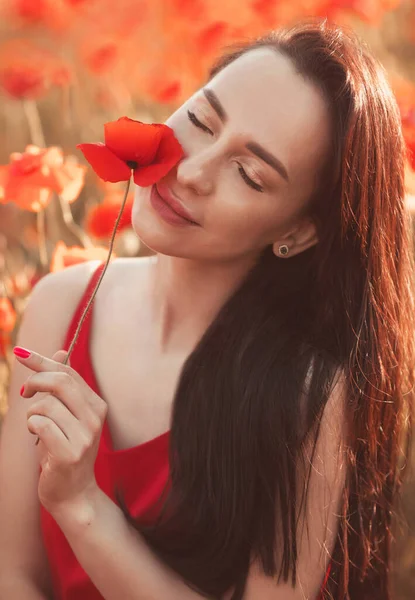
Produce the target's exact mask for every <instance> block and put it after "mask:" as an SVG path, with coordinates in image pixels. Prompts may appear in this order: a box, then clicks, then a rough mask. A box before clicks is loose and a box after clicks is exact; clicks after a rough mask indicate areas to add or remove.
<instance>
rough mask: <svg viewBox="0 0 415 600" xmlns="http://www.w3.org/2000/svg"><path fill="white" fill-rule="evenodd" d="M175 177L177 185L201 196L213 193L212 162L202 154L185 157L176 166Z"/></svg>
mask: <svg viewBox="0 0 415 600" xmlns="http://www.w3.org/2000/svg"><path fill="white" fill-rule="evenodd" d="M176 177H177V181H178V182H179V184H181V185H183V186H186V187H190V188H192V189H193V190H194V191H195V192H196V193H197V194H199V195H201V196H207V195H208V194H211V193H212V191H213V172H212V161H211V159H210V158H209V157H208V156H207V155H205V153H204V152H203V153H197V154H193V155H190V156H185V157H184V158H183V159H182V160H181V161H180V163H179V164H178V166H177V175H176Z"/></svg>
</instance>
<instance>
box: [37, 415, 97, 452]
mask: <svg viewBox="0 0 415 600" xmlns="http://www.w3.org/2000/svg"><path fill="white" fill-rule="evenodd" d="M72 418H73V417H72ZM27 428H28V430H29V431H30V433H33V435H37V436H38V437H39V439H40V440H41V441H42V442H43V443H44V445H45V447H46V450H47V451H48V452H49V453H50V454H51V455H52V456H53V458H54V459H57V460H58V461H59V462H62V463H67V464H71V463H73V462H76V461H77V460H79V459H80V458H81V457H82V456H83V454H84V452H85V449H86V448H87V447H88V446H89V444H88V443H87V441H86V436H83V435H82V432H81V430H80V429H79V428H78V429H77V430H76V429H73V431H72V432H71V434H70V436H71V437H70V438H68V436H67V434H66V432H64V431H63V430H62V428H61V426H59V425H58V424H57V423H56V422H55V421H54V420H53V419H50V418H49V417H45V416H44V415H38V414H35V415H31V417H30V418H29V419H28V421H27Z"/></svg>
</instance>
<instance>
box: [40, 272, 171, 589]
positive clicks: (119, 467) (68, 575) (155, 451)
mask: <svg viewBox="0 0 415 600" xmlns="http://www.w3.org/2000/svg"><path fill="white" fill-rule="evenodd" d="M103 267H104V263H101V264H100V265H99V266H98V268H97V269H96V270H95V272H94V274H93V275H92V277H91V279H90V281H89V283H88V286H87V289H86V290H85V293H84V295H83V297H82V298H81V301H80V302H79V304H78V307H77V308H76V311H75V313H74V315H73V318H72V321H71V324H70V326H69V328H68V332H67V334H66V339H65V344H64V347H63V349H64V350H67V349H68V348H69V345H70V343H71V341H72V339H73V336H74V334H75V330H76V327H77V325H78V323H79V321H80V318H81V315H82V313H83V311H84V309H85V307H86V305H87V303H88V301H89V299H90V297H91V295H92V293H93V290H94V288H95V285H96V283H97V281H98V278H99V276H100V274H101V270H102V269H103ZM92 309H93V305H92V306H91V308H90V309H89V311H88V314H87V316H86V318H85V320H84V323H83V325H82V328H81V331H80V335H79V337H78V340H77V342H76V344H75V347H74V349H73V352H72V354H71V359H70V362H71V366H72V368H73V369H75V371H77V372H78V373H79V374H80V375H81V376H82V377H83V378H84V379H85V381H86V383H87V384H88V385H89V386H90V387H91V388H92V389H93V390H94V392H96V393H97V394H98V395H99V396H101V397H102V394H101V393H100V390H99V387H98V384H97V380H96V378H95V375H94V371H93V368H92V364H91V359H90V353H89V332H90V328H91V316H92ZM168 445H169V432H168V431H167V432H165V433H163V434H161V435H159V436H157V437H156V438H153V439H151V440H149V441H148V442H144V443H143V444H139V445H138V446H134V447H132V448H127V449H124V450H114V449H113V445H112V440H111V434H110V430H109V427H108V423H107V421H105V422H104V426H103V429H102V434H101V439H100V444H99V450H98V454H97V459H96V462H95V477H96V481H97V483H98V485H99V487H100V488H101V489H102V490H103V491H104V492H105V493H106V494H107V495H108V496H109V497H110V498H111V499H112V500H113V501H114V502H115V501H116V500H115V497H114V487H115V484H116V485H117V486H118V487H120V488H121V489H122V491H123V493H124V499H125V502H126V504H127V507H128V509H129V512H130V514H132V515H133V516H134V517H140V518H141V519H143V520H145V521H146V522H152V521H153V520H154V519H155V517H156V514H157V513H156V509H155V506H156V502H157V499H158V498H159V497H160V495H161V493H162V491H163V489H164V487H165V485H166V482H167V478H168V472H169V460H168ZM40 517H41V527H42V537H43V543H44V545H45V549H46V552H47V555H48V559H49V564H50V569H51V574H52V581H53V589H54V600H103V596H102V595H101V594H100V593H99V592H98V590H97V589H96V587H95V586H94V584H93V583H92V581H91V580H90V578H89V577H88V575H87V573H86V572H85V571H84V569H83V568H82V566H81V565H80V564H79V562H78V560H77V558H76V556H75V555H74V553H73V551H72V549H71V547H70V545H69V543H68V542H67V540H66V538H65V536H64V535H63V533H62V531H61V530H60V528H59V527H58V525H57V523H56V522H55V520H54V519H53V517H52V516H51V515H50V514H49V513H48V512H47V511H46V509H44V508H43V506H42V505H41V506H40Z"/></svg>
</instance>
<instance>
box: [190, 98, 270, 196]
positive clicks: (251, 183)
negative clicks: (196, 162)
mask: <svg viewBox="0 0 415 600" xmlns="http://www.w3.org/2000/svg"><path fill="white" fill-rule="evenodd" d="M187 116H188V117H189V121H191V122H192V123H193V125H195V126H196V127H198V128H199V129H201V130H202V131H205V132H206V133H209V135H213V131H212V130H211V129H209V127H207V126H206V125H204V124H203V123H201V122H200V121H199V119H198V118H197V117H196V115H195V114H194V113H193V112H191V111H190V110H188V111H187ZM236 164H237V165H238V171H239V173H240V174H241V176H242V179H243V180H244V181H245V182H246V183H247V184H248V185H249V186H250V187H251V188H253V189H254V190H256V191H257V192H263V191H264V189H263V188H262V187H261V186H260V185H259V184H258V183H255V181H252V179H251V178H250V177H248V175H247V174H246V171H245V170H244V168H243V167H242V165H241V164H240V163H236Z"/></svg>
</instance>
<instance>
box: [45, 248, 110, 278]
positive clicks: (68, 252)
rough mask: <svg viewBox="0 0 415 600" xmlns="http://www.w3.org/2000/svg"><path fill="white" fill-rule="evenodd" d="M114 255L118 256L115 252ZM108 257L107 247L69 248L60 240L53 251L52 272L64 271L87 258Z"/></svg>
mask: <svg viewBox="0 0 415 600" xmlns="http://www.w3.org/2000/svg"><path fill="white" fill-rule="evenodd" d="M112 256H116V254H115V252H113V253H112ZM107 257H108V250H107V248H101V247H99V246H94V247H93V248H81V247H80V246H72V247H70V248H68V247H67V246H66V245H65V244H64V242H58V243H57V244H56V246H55V250H54V251H53V255H52V259H51V263H50V272H51V273H54V272H55V271H62V270H63V269H66V267H70V266H72V265H76V264H78V263H81V262H86V261H87V260H100V261H102V262H103V261H105V260H106V259H107Z"/></svg>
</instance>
